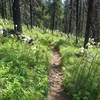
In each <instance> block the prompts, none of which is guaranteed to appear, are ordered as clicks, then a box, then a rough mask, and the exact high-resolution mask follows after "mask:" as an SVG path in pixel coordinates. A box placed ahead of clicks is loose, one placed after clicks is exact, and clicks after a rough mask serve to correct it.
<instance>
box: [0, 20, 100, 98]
mask: <svg viewBox="0 0 100 100" xmlns="http://www.w3.org/2000/svg"><path fill="white" fill-rule="evenodd" d="M0 21H1V25H2V26H3V27H4V28H5V29H6V30H9V29H13V24H12V22H10V21H7V20H5V21H3V20H0ZM23 33H24V34H26V35H27V36H30V37H31V38H33V39H34V45H32V46H31V45H29V44H27V43H24V42H22V41H20V40H17V39H16V38H13V37H12V38H11V37H9V36H8V37H2V36H0V100H46V95H47V93H48V90H49V84H48V73H49V61H50V58H51V54H52V51H51V46H52V45H54V46H55V47H56V48H57V49H58V50H59V51H60V53H61V56H62V66H63V76H64V81H63V85H64V88H65V91H66V94H67V95H69V96H70V97H72V99H73V100H100V49H99V48H100V45H98V46H95V45H91V44H88V45H89V49H88V50H85V49H84V48H82V46H83V39H82V38H80V40H79V43H78V45H76V44H75V37H74V36H69V38H68V37H67V35H64V34H62V33H61V32H59V31H55V32H54V34H52V33H51V31H50V30H42V29H40V28H38V27H34V28H33V29H32V30H30V29H27V27H26V26H25V25H23Z"/></svg>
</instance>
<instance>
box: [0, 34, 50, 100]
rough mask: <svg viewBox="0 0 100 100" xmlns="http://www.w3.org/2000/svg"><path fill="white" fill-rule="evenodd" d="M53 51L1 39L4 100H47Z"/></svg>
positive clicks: (0, 73)
mask: <svg viewBox="0 0 100 100" xmlns="http://www.w3.org/2000/svg"><path fill="white" fill-rule="evenodd" d="M50 54H51V52H50V49H49V48H48V47H47V46H44V45H42V44H41V43H40V42H39V41H38V40H37V41H34V45H33V46H30V45H29V44H27V43H24V42H22V41H20V40H17V39H16V38H11V37H9V36H8V37H2V36H1V35H0V100H37V99H39V100H45V99H46V94H47V92H48V88H49V86H48V68H49V59H50Z"/></svg>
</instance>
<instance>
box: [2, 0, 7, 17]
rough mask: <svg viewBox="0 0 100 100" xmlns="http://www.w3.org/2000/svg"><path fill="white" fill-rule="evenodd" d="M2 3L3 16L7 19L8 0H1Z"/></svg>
mask: <svg viewBox="0 0 100 100" xmlns="http://www.w3.org/2000/svg"><path fill="white" fill-rule="evenodd" d="M1 5H2V7H1V9H2V18H3V19H7V10H6V7H7V5H6V0H1Z"/></svg>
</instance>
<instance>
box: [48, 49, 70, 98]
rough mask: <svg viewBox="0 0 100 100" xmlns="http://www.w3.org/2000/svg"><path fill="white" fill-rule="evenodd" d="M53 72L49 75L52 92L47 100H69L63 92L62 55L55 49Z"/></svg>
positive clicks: (52, 61)
mask: <svg viewBox="0 0 100 100" xmlns="http://www.w3.org/2000/svg"><path fill="white" fill-rule="evenodd" d="M50 64H51V71H50V74H49V83H50V91H49V93H48V96H47V100H68V99H67V96H66V93H65V92H64V90H63V87H62V84H63V83H62V82H63V75H62V67H61V55H60V53H59V51H58V50H56V49H54V47H53V55H52V58H51V61H50Z"/></svg>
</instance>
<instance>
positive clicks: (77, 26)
mask: <svg viewBox="0 0 100 100" xmlns="http://www.w3.org/2000/svg"><path fill="white" fill-rule="evenodd" d="M78 7H79V0H76V44H77V43H78V35H79V8H78Z"/></svg>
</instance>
